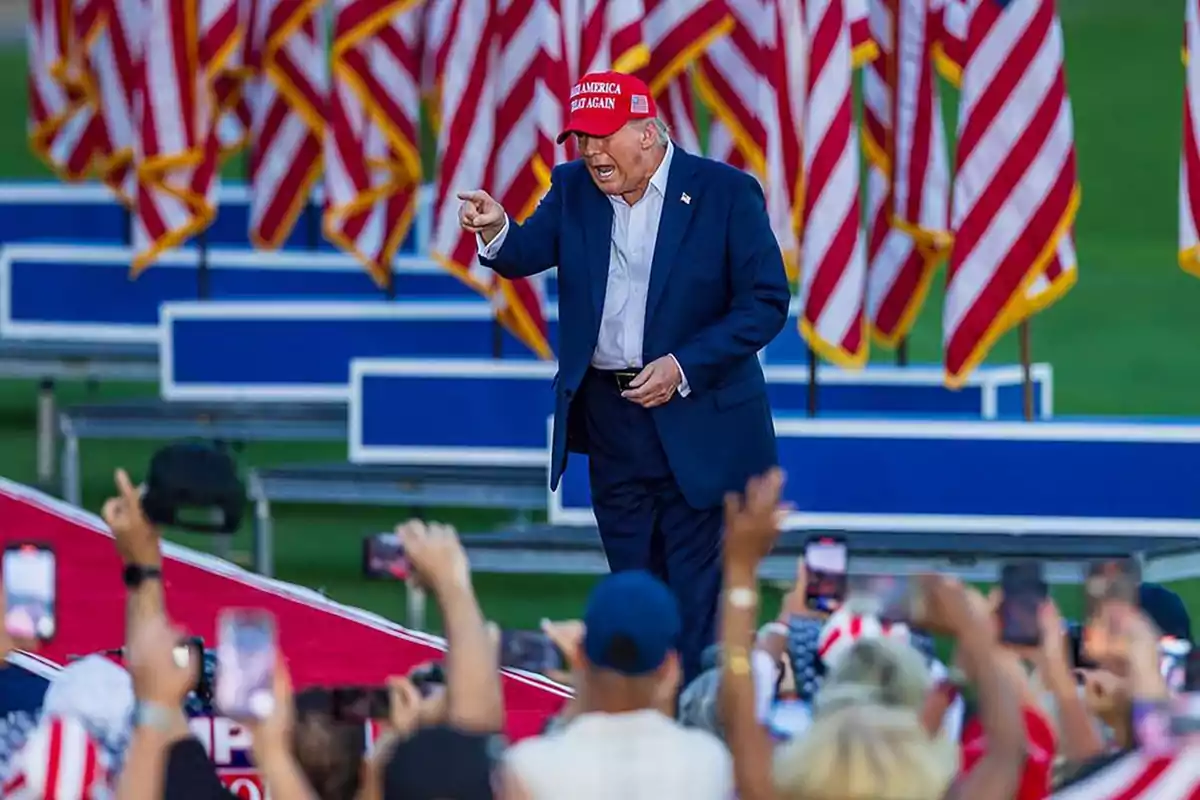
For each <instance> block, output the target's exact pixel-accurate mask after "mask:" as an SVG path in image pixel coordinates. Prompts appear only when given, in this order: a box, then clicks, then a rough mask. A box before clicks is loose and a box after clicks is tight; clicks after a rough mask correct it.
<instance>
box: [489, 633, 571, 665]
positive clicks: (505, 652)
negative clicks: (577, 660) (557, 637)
mask: <svg viewBox="0 0 1200 800" xmlns="http://www.w3.org/2000/svg"><path fill="white" fill-rule="evenodd" d="M500 666H502V667H510V668H512V669H521V670H525V671H526V672H537V673H541V674H544V673H547V672H551V671H553V670H563V669H566V662H565V661H564V659H563V656H562V653H560V652H559V651H558V648H557V647H555V646H554V643H553V642H551V641H550V637H548V636H547V635H546V634H544V633H542V632H541V631H501V632H500Z"/></svg>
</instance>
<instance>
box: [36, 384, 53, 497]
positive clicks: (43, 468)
mask: <svg viewBox="0 0 1200 800" xmlns="http://www.w3.org/2000/svg"><path fill="white" fill-rule="evenodd" d="M55 406H56V403H55V400H54V381H52V380H43V381H42V382H41V383H40V384H39V385H38V400H37V477H38V483H39V484H40V485H41V486H42V488H44V489H48V488H50V485H51V482H52V481H53V480H54V457H55V455H56V450H57V448H58V442H57V441H56V439H57V437H56V436H55V431H56V430H57V428H58V419H57V418H58V412H57V410H56V408H55Z"/></svg>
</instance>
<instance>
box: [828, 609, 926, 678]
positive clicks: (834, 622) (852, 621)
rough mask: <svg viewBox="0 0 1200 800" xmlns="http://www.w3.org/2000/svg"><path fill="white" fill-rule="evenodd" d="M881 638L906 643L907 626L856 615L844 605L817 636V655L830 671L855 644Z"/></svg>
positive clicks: (866, 615) (871, 616) (907, 635)
mask: <svg viewBox="0 0 1200 800" xmlns="http://www.w3.org/2000/svg"><path fill="white" fill-rule="evenodd" d="M884 637H887V638H890V639H900V640H901V641H905V642H907V641H908V640H909V639H910V636H909V630H908V626H907V625H905V624H903V623H900V622H896V623H892V622H884V621H882V620H880V619H879V618H878V617H876V616H873V615H871V614H862V613H857V612H856V611H855V609H854V608H853V607H852V606H851V605H850V604H847V605H845V606H843V607H842V608H840V609H838V610H837V611H835V612H834V613H833V614H832V615H831V616H830V617H829V619H828V621H826V623H825V627H823V628H821V635H820V636H819V637H817V655H818V656H819V657H820V659H821V661H822V662H824V664H825V667H826V668H827V669H832V668H833V666H834V665H835V664H837V662H838V660H839V659H840V658H841V657H842V656H843V655H845V654H846V651H847V650H849V649H850V647H851V646H852V645H853V644H854V643H855V642H857V641H859V640H860V639H882V638H884Z"/></svg>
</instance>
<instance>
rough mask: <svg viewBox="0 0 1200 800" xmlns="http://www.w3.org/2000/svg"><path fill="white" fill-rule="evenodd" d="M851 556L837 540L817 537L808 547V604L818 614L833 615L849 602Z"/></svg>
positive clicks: (810, 541)
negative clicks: (849, 563)
mask: <svg viewBox="0 0 1200 800" xmlns="http://www.w3.org/2000/svg"><path fill="white" fill-rule="evenodd" d="M848 561H849V552H848V550H847V549H846V541H845V540H844V539H842V538H840V537H837V536H814V537H813V538H811V539H809V540H808V541H807V542H806V543H805V545H804V571H805V574H806V577H807V579H808V584H807V585H806V586H805V588H804V601H805V605H807V606H808V607H809V608H810V609H812V610H814V611H825V612H831V611H836V610H837V609H839V608H840V607H841V605H842V603H843V602H845V600H846V572H847V566H848Z"/></svg>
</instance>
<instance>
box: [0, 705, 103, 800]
mask: <svg viewBox="0 0 1200 800" xmlns="http://www.w3.org/2000/svg"><path fill="white" fill-rule="evenodd" d="M0 794H2V795H3V797H5V798H6V800H43V798H54V800H108V798H110V797H111V792H110V789H109V786H108V770H107V768H106V766H105V764H104V759H103V756H102V755H101V753H100V748H99V747H98V746H97V745H96V743H95V742H94V741H93V740H92V738H91V737H90V736H89V735H88V732H87V729H86V728H85V727H84V725H83V723H81V722H80V721H79V720H77V719H74V718H71V717H50V716H46V717H43V718H42V722H41V724H40V725H38V727H37V729H36V730H34V732H33V733H32V734H31V735H30V737H29V739H28V740H27V741H26V742H25V746H24V747H22V748H21V751H20V752H19V753H17V757H16V759H15V763H14V764H13V774H12V777H10V778H9V780H8V781H7V782H6V783H5V784H4V787H3V788H2V789H0Z"/></svg>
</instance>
